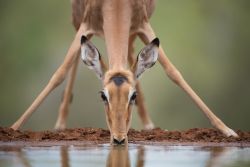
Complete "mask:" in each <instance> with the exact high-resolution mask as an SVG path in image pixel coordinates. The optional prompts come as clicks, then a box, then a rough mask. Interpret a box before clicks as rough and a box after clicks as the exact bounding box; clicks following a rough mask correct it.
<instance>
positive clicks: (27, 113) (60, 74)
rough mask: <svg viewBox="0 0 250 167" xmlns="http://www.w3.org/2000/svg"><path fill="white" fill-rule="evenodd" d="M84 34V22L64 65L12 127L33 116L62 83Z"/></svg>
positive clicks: (18, 126) (17, 127)
mask: <svg viewBox="0 0 250 167" xmlns="http://www.w3.org/2000/svg"><path fill="white" fill-rule="evenodd" d="M82 35H86V36H88V35H89V32H88V31H87V29H86V27H85V25H84V24H82V25H81V26H80V28H79V29H78V31H77V33H76V35H75V38H74V40H73V42H72V44H71V46H70V48H69V50H68V52H67V55H66V57H65V59H64V62H63V63H62V65H61V66H60V67H59V68H58V69H57V71H56V72H55V73H54V75H53V76H52V78H51V79H50V81H49V83H48V84H47V86H46V87H45V88H44V89H43V90H42V92H41V93H40V94H39V95H38V96H37V98H36V99H35V100H34V102H33V103H32V104H31V106H30V107H29V108H28V109H27V110H26V111H25V112H24V114H23V115H22V116H21V117H20V118H19V119H18V120H17V121H16V122H15V123H14V124H13V125H12V126H11V128H12V129H14V130H17V129H19V128H20V127H21V126H22V125H23V124H24V122H25V121H27V119H28V118H29V117H30V116H31V114H32V113H33V112H34V111H35V110H36V109H37V107H38V106H39V105H40V104H41V103H42V102H43V101H44V99H45V98H46V97H47V96H48V95H49V94H50V92H51V91H52V90H53V89H55V88H56V87H57V86H58V85H60V84H61V83H62V82H63V80H64V79H65V77H66V74H67V73H68V71H69V69H70V68H71V66H72V64H73V63H74V62H75V59H76V57H77V52H78V51H79V50H80V39H81V36H82Z"/></svg>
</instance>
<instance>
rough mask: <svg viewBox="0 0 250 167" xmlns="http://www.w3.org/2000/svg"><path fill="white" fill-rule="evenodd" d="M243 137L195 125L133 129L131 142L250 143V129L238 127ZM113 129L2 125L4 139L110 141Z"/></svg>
mask: <svg viewBox="0 0 250 167" xmlns="http://www.w3.org/2000/svg"><path fill="white" fill-rule="evenodd" d="M236 132H237V134H238V135H239V138H233V137H225V136H223V134H222V133H220V132H219V131H218V130H216V129H206V128H194V129H189V130H184V131H165V130H162V129H160V128H156V129H153V130H141V131H137V130H133V129H131V130H130V131H129V133H128V138H129V142H131V143H133V142H150V143H151V142H158V143H159V142H160V143H164V142H172V143H239V144H247V145H249V144H250V132H243V131H240V130H238V131H236ZM109 140H110V133H109V131H108V130H105V129H100V128H75V129H66V130H62V131H53V130H51V131H37V132H36V131H28V130H24V131H19V130H17V131H14V130H12V129H10V128H2V127H0V141H1V142H53V143H54V142H59V141H85V142H97V143H98V142H99V143H106V142H107V143H108V142H109Z"/></svg>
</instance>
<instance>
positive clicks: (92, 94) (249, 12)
mask: <svg viewBox="0 0 250 167" xmlns="http://www.w3.org/2000/svg"><path fill="white" fill-rule="evenodd" d="M151 23H152V26H153V28H154V30H155V32H156V34H157V36H158V37H159V38H160V40H161V44H162V46H163V48H164V49H165V51H166V53H167V55H168V57H169V58H170V60H172V62H173V63H174V64H175V65H176V66H177V68H178V69H179V70H180V71H181V72H182V74H183V76H184V78H185V79H186V80H187V81H188V82H189V83H190V85H191V86H192V87H193V88H194V90H195V91H196V92H197V93H198V95H200V96H201V97H202V99H203V100H204V101H205V103H207V105H208V106H209V107H210V108H211V109H212V110H213V111H214V112H215V113H216V114H217V115H218V116H219V117H220V118H221V119H222V120H223V121H224V122H225V123H226V124H228V125H229V126H230V127H232V128H234V129H242V130H249V129H250V128H249V127H250V121H249V117H250V112H249V108H250V101H249V96H250V88H249V85H250V75H249V73H250V58H249V53H250V1H249V0H237V1H236V0H210V1H208V0H161V1H158V2H157V6H156V10H155V12H154V15H153V16H152V18H151ZM74 33H75V31H74V29H73V26H72V25H71V6H70V1H69V0H53V1H51V0H43V1H39V0H25V1H20V0H8V1H4V0H1V1H0V78H1V80H0V94H1V95H0V126H10V125H11V124H12V123H14V121H16V120H17V118H18V117H19V116H20V115H21V114H22V113H23V112H24V111H25V110H26V109H27V107H28V106H29V105H30V104H31V102H32V101H33V100H34V98H35V97H36V96H37V95H38V93H39V92H40V91H41V90H42V88H44V86H45V85H46V84H47V82H48V80H49V79H50V77H51V76H52V74H53V73H54V71H55V70H56V69H57V67H58V66H59V65H60V64H61V63H62V61H63V59H64V55H65V54H66V52H67V49H68V47H69V45H70V43H71V41H72V39H73V37H74ZM93 42H94V43H95V45H96V46H97V47H98V49H99V50H100V51H101V53H102V54H103V55H106V51H105V45H104V41H103V40H102V39H98V38H94V39H93ZM142 47H143V45H142V43H141V42H140V41H139V40H137V41H136V48H137V49H136V51H137V52H138V51H139V50H140V49H141V48H142ZM141 84H142V87H143V90H144V92H145V99H146V105H147V108H148V110H149V113H150V115H151V117H152V120H153V121H154V123H155V125H156V126H159V127H161V128H166V129H169V130H173V129H187V128H192V127H210V126H211V125H210V124H209V122H208V120H207V119H206V118H205V116H204V115H203V114H202V112H201V111H200V110H199V109H198V108H197V107H196V106H195V105H194V103H193V102H192V101H191V99H190V98H189V97H187V95H186V94H185V93H184V92H183V91H182V90H181V89H179V88H178V87H177V86H176V85H175V84H173V83H172V82H171V81H170V80H169V79H168V78H167V77H166V75H165V73H164V72H163V70H162V68H161V67H160V65H159V64H158V63H157V64H156V66H154V68H152V69H151V70H149V71H147V72H145V74H144V76H143V77H142V78H141ZM64 86H65V82H64V84H63V85H61V86H60V87H58V88H57V89H56V90H55V91H54V92H53V93H51V95H49V97H48V98H47V99H46V100H45V102H44V103H43V104H42V105H41V106H40V107H39V109H38V110H37V111H36V112H35V113H34V114H33V115H32V117H31V119H29V121H28V122H27V123H26V124H25V125H24V127H23V128H24V129H33V130H44V129H52V128H53V127H54V124H55V121H56V118H57V114H58V108H59V105H60V101H61V94H62V91H63V88H64ZM100 89H101V83H100V81H99V80H98V79H97V78H96V76H95V74H94V73H93V72H92V71H90V70H88V69H87V68H86V67H85V66H84V65H83V63H80V65H79V68H78V74H77V79H76V83H75V87H74V101H73V103H72V105H71V108H70V110H71V112H70V115H69V119H68V127H103V128H106V122H105V116H104V110H103V104H102V102H101V100H100V97H99V94H98V91H99V90H100ZM132 127H133V128H137V129H139V128H141V127H142V125H141V122H140V120H139V118H138V115H137V113H136V109H134V113H133V122H132Z"/></svg>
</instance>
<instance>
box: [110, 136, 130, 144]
mask: <svg viewBox="0 0 250 167" xmlns="http://www.w3.org/2000/svg"><path fill="white" fill-rule="evenodd" d="M112 143H113V144H114V145H124V144H126V143H127V134H119V135H113V139H112Z"/></svg>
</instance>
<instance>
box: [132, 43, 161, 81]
mask: <svg viewBox="0 0 250 167" xmlns="http://www.w3.org/2000/svg"><path fill="white" fill-rule="evenodd" d="M159 45H160V41H159V39H158V38H155V39H154V40H152V42H150V43H149V44H148V45H146V46H145V47H144V48H143V49H142V50H141V51H140V53H139V55H138V57H137V60H136V62H135V64H134V65H133V67H132V68H133V69H132V70H133V72H134V76H135V78H136V79H138V78H139V77H140V76H141V74H142V73H143V72H144V71H145V70H146V69H148V68H150V67H152V66H153V65H154V64H155V63H156V61H157V58H158V49H159Z"/></svg>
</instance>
